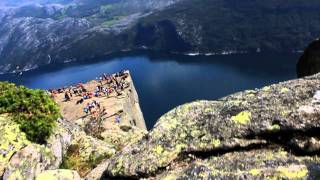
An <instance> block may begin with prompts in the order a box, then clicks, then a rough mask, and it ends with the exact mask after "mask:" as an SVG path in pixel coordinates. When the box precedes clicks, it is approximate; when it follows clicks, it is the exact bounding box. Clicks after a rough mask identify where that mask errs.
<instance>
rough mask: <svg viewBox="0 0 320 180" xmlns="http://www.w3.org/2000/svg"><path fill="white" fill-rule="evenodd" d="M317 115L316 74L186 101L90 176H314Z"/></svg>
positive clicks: (319, 147) (319, 82)
mask: <svg viewBox="0 0 320 180" xmlns="http://www.w3.org/2000/svg"><path fill="white" fill-rule="evenodd" d="M319 118H320V74H316V75H314V76H310V77H306V78H304V79H298V80H292V81H288V82H283V83H279V84H275V85H271V86H267V87H264V88H262V89H256V90H248V91H244V92H240V93H237V94H234V95H230V96H227V97H225V98H222V99H219V100H217V101H196V102H192V103H188V104H185V105H182V106H179V107H177V108H175V109H173V110H171V111H170V112H168V113H167V114H165V115H164V116H162V117H161V118H160V119H159V121H158V122H157V124H156V125H155V127H154V128H153V129H152V130H151V131H150V132H149V133H148V134H147V135H146V136H144V137H143V139H141V140H140V141H139V142H138V143H135V144H132V145H130V146H127V147H126V148H125V149H123V150H122V152H120V153H118V154H116V155H115V156H113V157H112V158H111V159H109V160H106V161H104V162H103V163H101V164H100V165H99V166H98V167H97V168H96V169H95V170H93V171H92V172H91V173H89V175H88V176H87V179H96V178H100V177H101V176H102V178H106V179H109V178H150V179H190V178H192V179H212V178H219V179H220V178H221V179H230V178H235V179H239V178H240V179H242V178H244V179H248V178H249V179H264V178H283V179H317V178H319V177H320V170H319V163H320V161H319V158H318V156H317V155H318V154H319V152H320V139H319V138H320V137H319V133H317V132H318V131H319V129H320V119H319ZM102 174H103V175H102Z"/></svg>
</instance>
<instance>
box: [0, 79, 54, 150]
mask: <svg viewBox="0 0 320 180" xmlns="http://www.w3.org/2000/svg"><path fill="white" fill-rule="evenodd" d="M4 113H8V114H9V115H10V116H12V119H13V121H15V122H16V123H18V124H19V126H20V129H21V131H23V132H25V133H26V135H27V138H28V139H29V140H30V141H32V142H36V143H40V144H43V143H45V142H46V140H47V139H48V138H49V136H50V134H51V133H52V131H53V128H54V127H55V121H56V119H57V118H59V117H60V111H59V108H58V106H57V105H56V103H55V102H54V101H53V100H52V99H51V98H50V97H49V95H48V94H46V92H45V91H43V90H31V89H28V88H26V87H24V86H16V85H15V84H12V83H8V82H0V114H4Z"/></svg>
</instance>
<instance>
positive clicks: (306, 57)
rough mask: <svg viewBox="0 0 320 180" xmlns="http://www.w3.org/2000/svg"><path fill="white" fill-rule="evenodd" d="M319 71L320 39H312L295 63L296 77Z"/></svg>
mask: <svg viewBox="0 0 320 180" xmlns="http://www.w3.org/2000/svg"><path fill="white" fill-rule="evenodd" d="M318 72H320V40H319V39H318V40H315V41H313V42H312V43H311V44H310V45H309V46H308V47H307V49H306V50H305V52H304V53H303V55H302V56H301V58H300V59H299V62H298V64H297V74H298V77H304V76H310V75H312V74H316V73H318Z"/></svg>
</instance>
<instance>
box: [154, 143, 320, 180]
mask: <svg viewBox="0 0 320 180" xmlns="http://www.w3.org/2000/svg"><path fill="white" fill-rule="evenodd" d="M319 163H320V159H318V158H315V157H305V156H301V157H297V156H294V155H293V154H290V153H288V152H286V151H284V150H282V149H272V148H270V149H267V148H266V149H259V150H249V151H245V152H244V151H239V152H230V153H226V154H223V155H221V156H217V157H210V158H208V159H206V160H202V159H195V160H194V161H193V163H190V164H188V166H185V167H183V166H182V167H181V168H179V169H176V168H175V167H176V166H174V167H170V168H173V169H172V170H171V169H169V170H168V172H165V173H163V174H161V175H158V176H157V179H166V178H169V177H174V179H307V178H309V179H311V178H316V177H318V175H319V170H316V169H317V168H318V164H319Z"/></svg>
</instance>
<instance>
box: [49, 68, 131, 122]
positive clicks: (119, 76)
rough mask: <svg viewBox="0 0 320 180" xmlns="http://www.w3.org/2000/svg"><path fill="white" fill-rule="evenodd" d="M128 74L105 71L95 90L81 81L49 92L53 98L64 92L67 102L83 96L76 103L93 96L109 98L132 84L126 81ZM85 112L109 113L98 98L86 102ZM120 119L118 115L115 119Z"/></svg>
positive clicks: (87, 113) (78, 103) (94, 113)
mask: <svg viewBox="0 0 320 180" xmlns="http://www.w3.org/2000/svg"><path fill="white" fill-rule="evenodd" d="M128 76H129V74H128V73H127V72H125V71H124V70H123V71H121V72H118V73H116V74H113V75H107V74H106V73H103V74H102V75H101V76H100V77H98V78H97V82H98V85H97V86H96V87H95V88H94V90H93V91H89V90H88V89H87V88H85V86H84V85H83V84H82V83H79V84H77V85H76V86H70V87H62V88H58V89H51V90H49V93H50V94H51V96H52V98H56V96H57V94H62V93H64V100H65V101H66V102H67V101H71V100H73V98H75V97H81V98H80V99H78V100H77V101H76V105H81V104H83V103H85V101H86V100H89V99H92V98H93V97H107V98H109V97H110V96H111V95H112V93H115V94H116V95H117V96H120V95H122V93H121V92H122V91H123V90H124V89H125V88H127V87H129V86H130V84H129V83H128V82H126V79H127V77H128ZM83 112H84V113H85V115H93V116H99V115H100V116H101V115H102V116H104V115H106V114H107V110H106V109H105V108H104V107H101V104H100V102H98V101H96V100H92V101H91V102H88V103H86V105H85V106H84V107H83ZM119 119H120V118H119V117H117V118H116V120H115V121H116V122H120V120H119Z"/></svg>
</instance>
